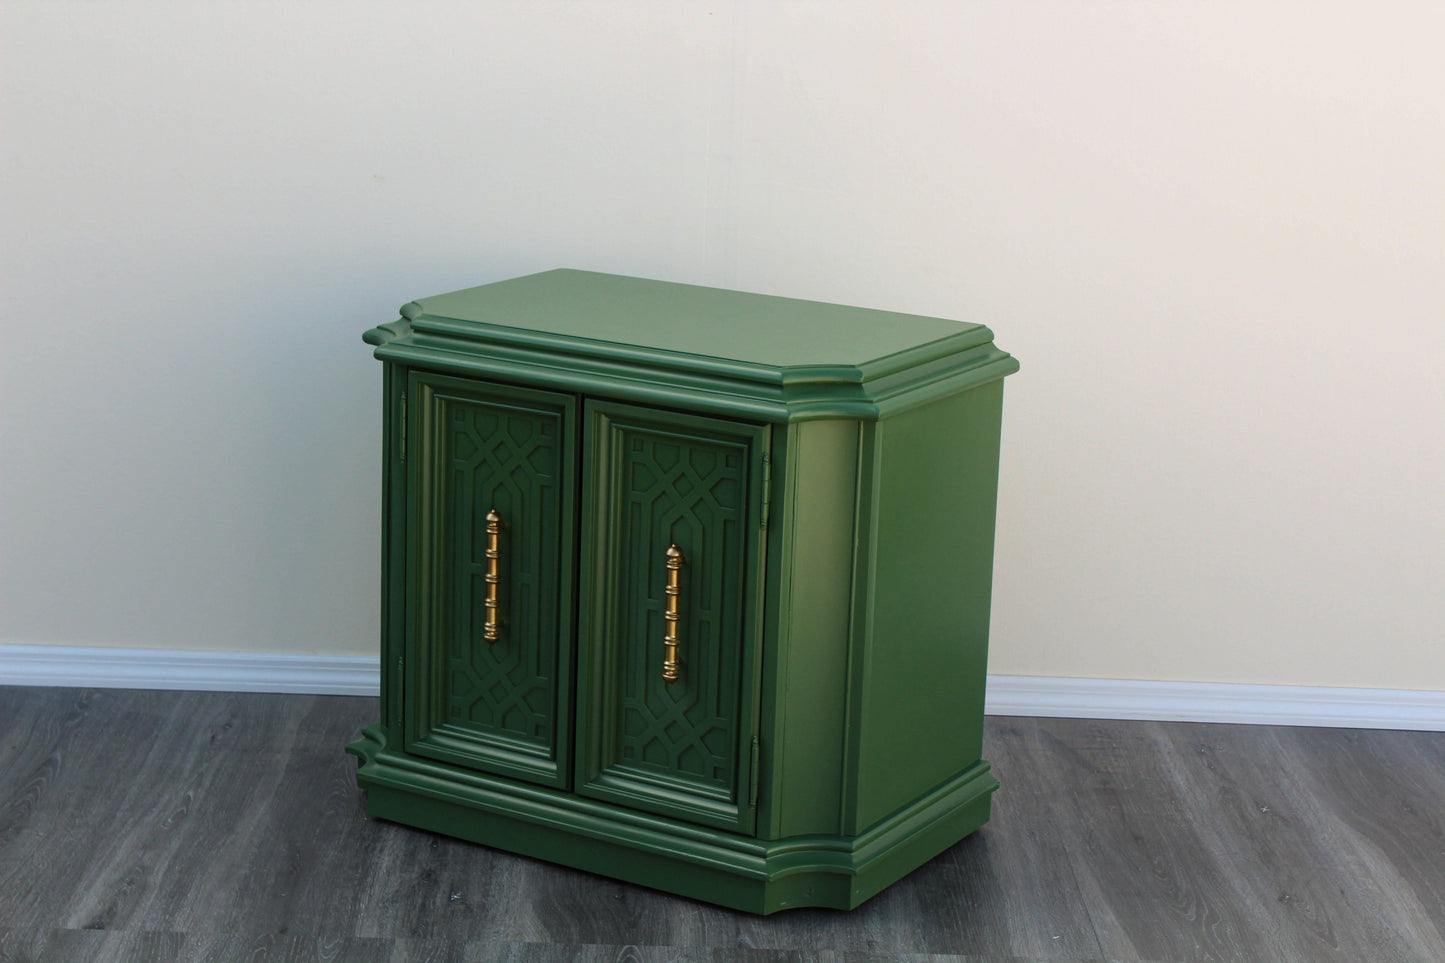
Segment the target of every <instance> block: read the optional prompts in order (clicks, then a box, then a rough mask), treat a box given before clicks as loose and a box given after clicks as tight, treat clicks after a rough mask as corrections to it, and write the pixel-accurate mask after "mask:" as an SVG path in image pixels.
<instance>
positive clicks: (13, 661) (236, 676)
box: [0, 643, 1445, 732]
mask: <svg viewBox="0 0 1445 963" xmlns="http://www.w3.org/2000/svg"><path fill="white" fill-rule="evenodd" d="M379 666H380V663H379V660H378V659H377V658H376V657H375V656H364V655H296V654H292V653H284V652H210V651H199V650H183V649H128V648H110V647H95V646H78V645H15V644H8V643H0V685H42V686H75V687H80V688H108V689H117V688H119V689H193V690H210V691H221V692H295V693H312V694H318V695H322V694H324V695H360V696H374V695H376V694H377V692H378V689H379ZM984 711H985V712H987V713H988V714H989V715H996V716H1046V717H1055V718H1076V719H1148V720H1154V721H1161V722H1166V721H1167V722H1248V723H1256V724H1260V725H1275V726H1330V727H1338V728H1351V729H1423V730H1430V731H1436V732H1440V731H1445V692H1435V691H1426V690H1414V689H1339V688H1324V687H1321V686H1302V685H1242V684H1232V683H1215V682H1150V681H1136V680H1127V679H1058V678H1048V677H1044V676H1020V675H993V676H989V679H988V695H987V698H986V700H985V709H984Z"/></svg>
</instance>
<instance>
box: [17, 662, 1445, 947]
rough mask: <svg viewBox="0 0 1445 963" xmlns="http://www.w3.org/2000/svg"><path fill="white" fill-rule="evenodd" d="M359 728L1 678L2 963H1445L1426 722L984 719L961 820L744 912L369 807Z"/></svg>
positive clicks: (332, 709) (1442, 876) (343, 717)
mask: <svg viewBox="0 0 1445 963" xmlns="http://www.w3.org/2000/svg"><path fill="white" fill-rule="evenodd" d="M375 715H376V705H375V702H374V700H371V699H360V698H348V697H339V696H286V695H243V694H233V693H197V692H131V691H120V690H86V691H82V690H75V689H31V688H0V960H5V961H9V960H43V961H46V963H61V961H72V960H75V961H92V960H125V961H136V963H167V961H174V960H186V961H196V960H206V961H210V960H215V961H226V963H230V961H236V960H267V961H274V960H297V961H303V960H304V961H312V960H337V961H343V960H344V961H352V960H357V961H372V960H386V961H402V960H417V961H421V960H428V961H432V960H434V961H443V960H472V959H507V960H517V961H550V960H587V961H591V960H599V961H600V960H638V961H653V960H657V961H662V960H679V961H690V960H709V961H716V960H746V961H751V960H759V961H761V960H783V959H820V960H848V961H853V960H858V961H862V960H875V959H925V958H944V957H946V958H949V959H954V960H962V961H973V963H983V961H1005V960H1007V961H1014V963H1019V961H1031V960H1072V961H1081V960H1131V961H1133V960H1148V961H1160V963H1163V961H1169V963H1185V961H1196V960H1249V961H1264V963H1276V961H1294V960H1307V961H1330V960H1341V961H1349V963H1387V961H1400V960H1412V961H1422V963H1441V961H1445V733H1417V732H1379V731H1350V730H1338V729H1335V730H1331V729H1298V728H1274V727H1264V726H1231V725H1199V724H1185V723H1147V722H1092V721H1078V720H1059V719H1004V718H999V719H991V720H990V723H989V728H988V738H987V755H988V757H989V758H990V759H992V760H993V763H994V767H995V770H996V772H997V773H998V776H999V779H1000V780H1001V781H1002V783H1003V788H1002V790H1000V792H999V794H998V795H997V797H996V799H995V804H994V818H993V821H992V822H991V823H990V824H989V825H988V826H987V827H986V828H985V829H984V830H983V831H982V832H980V833H977V834H975V835H974V836H972V837H970V838H969V839H967V840H965V841H964V842H962V843H960V844H959V845H958V846H955V847H954V848H953V849H951V850H949V851H948V852H945V853H944V854H943V855H941V856H939V857H938V858H937V859H935V860H934V861H933V862H931V863H929V864H928V865H926V866H924V867H923V868H922V869H920V870H919V871H918V872H916V873H914V874H913V875H912V876H910V877H908V878H907V879H905V880H904V881H903V882H901V883H899V884H898V885H896V886H894V887H892V888H891V889H888V890H886V891H884V892H883V893H882V894H881V895H879V896H877V897H875V898H874V899H873V900H872V901H871V902H869V903H867V904H865V905H864V906H863V907H862V908H860V909H858V910H856V911H854V912H852V913H837V912H824V911H794V912H791V913H782V914H779V915H776V916H773V917H768V918H759V917H753V916H747V915H743V914H739V913H734V912H730V911H727V910H723V909H718V908H716V907H712V906H708V905H705V904H702V903H695V902H691V901H688V900H681V899H675V898H672V897H669V896H666V895H664V894H661V893H656V892H652V891H650V890H645V889H640V888H638V887H634V886H629V885H625V884H622V883H616V882H612V881H610V880H606V879H602V878H600V877H596V876H591V875H588V874H585V873H579V872H575V871H571V870H566V869H561V868H558V867H554V866H550V865H548V864H545V863H540V862H535V861H533V860H529V859H524V858H521V857H516V856H510V855H507V854H504V853H499V852H494V851H492V850H488V849H484V848H482V847H478V846H473V845H470V844H467V843H462V842H458V841H454V840H450V839H446V838H443V837H438V836H432V835H429V834H427V833H423V832H420V831H416V830H411V829H407V828H404V827H401V826H396V825H392V824H388V823H383V822H379V821H375V820H371V819H368V818H367V817H366V816H365V814H364V813H363V810H362V798H361V795H360V793H359V792H358V791H357V789H356V784H355V782H354V779H353V772H354V769H355V761H354V760H353V759H352V758H351V757H349V756H344V755H342V753H341V746H342V745H343V744H344V743H345V742H347V741H348V740H350V739H351V738H353V737H354V735H355V734H356V731H357V729H358V728H359V727H360V726H362V725H364V724H367V723H369V722H371V721H373V719H374V718H375Z"/></svg>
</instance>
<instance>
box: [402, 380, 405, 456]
mask: <svg viewBox="0 0 1445 963" xmlns="http://www.w3.org/2000/svg"><path fill="white" fill-rule="evenodd" d="M401 460H402V461H406V392H405V391H403V392H402V393H401Z"/></svg>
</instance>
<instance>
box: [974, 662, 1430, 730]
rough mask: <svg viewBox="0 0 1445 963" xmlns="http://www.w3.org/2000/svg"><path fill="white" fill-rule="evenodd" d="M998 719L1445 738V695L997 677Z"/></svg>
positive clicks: (994, 707) (991, 707) (989, 703)
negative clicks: (1420, 733) (1415, 732)
mask: <svg viewBox="0 0 1445 963" xmlns="http://www.w3.org/2000/svg"><path fill="white" fill-rule="evenodd" d="M984 706H985V708H984V711H985V712H987V713H988V714H989V715H995V716H1051V717H1055V718H1074V719H1149V720H1153V721H1157V722H1248V723H1254V724H1257V725H1267V726H1329V727H1333V728H1343V729H1423V730H1428V731H1431V732H1442V731H1445V692H1436V691H1431V690H1423V689H1354V688H1350V689H1339V688H1327V687H1324V686H1309V685H1251V684H1241V683H1219V682H1152V681H1144V680H1132V679H1055V678H1047V677H1043V676H1024V675H991V676H989V677H988V694H987V696H986V697H985V700H984Z"/></svg>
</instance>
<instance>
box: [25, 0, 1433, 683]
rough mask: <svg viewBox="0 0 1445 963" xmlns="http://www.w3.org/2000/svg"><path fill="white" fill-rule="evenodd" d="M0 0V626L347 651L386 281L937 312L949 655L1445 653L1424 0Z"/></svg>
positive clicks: (1082, 671) (1278, 662)
mask: <svg viewBox="0 0 1445 963" xmlns="http://www.w3.org/2000/svg"><path fill="white" fill-rule="evenodd" d="M1442 9H1445V8H1442V7H1441V6H1440V5H1439V4H1436V3H1433V2H1425V0H1421V2H1415V3H1397V4H1390V3H1374V2H1363V0H1361V2H1355V3H1298V4H1285V3H1271V2H1248V3H1226V2H1220V0H1211V2H1189V0H1178V2H1172V3H1146V2H1128V3H1102V2H1096V0H1058V2H1048V3H1031V2H1024V0H1006V2H997V3H968V2H954V3H946V4H938V5H930V4H922V3H897V2H895V3H887V4H884V3H876V2H868V3H861V4H839V3H818V4H804V3H787V2H770V3H757V4H732V3H723V2H720V3H715V4H702V3H662V2H658V3H640V2H622V0H618V2H611V3H586V2H566V3H558V4H522V3H515V4H513V3H505V4H504V3H486V4H479V3H460V4H455V5H438V4H429V3H416V2H408V3H402V2H399V0H398V2H394V3H382V4H377V3H370V4H367V3H355V2H344V3H343V2H300V3H291V4H270V3H265V4H263V3H247V4H234V3H233V4H223V3H190V2H187V3H179V4H173V5H166V4H152V3H144V2H129V3H125V4H91V3H83V4H82V3H53V2H50V3H41V2H19V0H16V2H7V3H6V4H5V9H4V12H3V29H0V44H3V49H0V71H3V74H0V97H3V104H0V106H3V113H0V124H3V128H0V138H3V142H0V151H3V153H0V157H3V161H0V163H3V170H0V174H3V178H0V202H3V206H0V210H3V219H0V231H3V238H4V239H3V263H0V268H3V273H0V282H3V298H4V301H3V314H0V318H3V324H4V335H5V340H4V350H3V362H0V363H3V366H4V367H3V369H0V374H3V378H4V381H3V392H4V395H3V397H4V399H5V406H4V410H3V412H0V425H3V431H4V436H3V446H0V459H3V461H0V562H3V566H4V567H3V574H0V580H3V581H0V587H3V597H0V641H6V642H57V643H81V644H91V645H97V644H98V645H107V644H111V645H139V646H151V647H177V648H187V647H190V648H211V649H228V648H248V649H260V650H287V651H301V652H336V653H366V652H371V651H373V647H374V639H375V628H374V626H375V622H376V591H375V589H376V575H375V571H376V567H377V554H378V549H377V524H376V522H377V518H376V516H377V510H378V506H377V488H378V477H377V476H378V466H377V461H378V459H377V453H376V450H375V449H376V441H377V428H376V424H377V421H378V415H379V403H380V402H379V392H378V381H379V370H378V367H377V366H376V364H375V363H374V362H372V361H371V360H370V359H369V357H368V354H367V351H366V349H365V347H364V346H363V345H362V344H361V342H360V340H359V333H360V331H361V330H362V329H363V328H364V327H367V326H369V325H370V324H372V323H375V322H377V321H382V320H385V319H387V318H388V317H392V316H394V315H393V314H392V312H393V311H394V310H395V308H396V306H397V305H399V304H400V303H401V302H403V301H405V300H407V299H409V298H412V297H415V296H418V295H426V294H431V293H436V292H438V291H445V290H450V289H453V288H457V287H461V286H465V285H469V284H474V283H480V282H483V281H487V280H493V279H496V278H500V277H505V276H509V275H513V274H519V273H524V272H528V271H532V270H539V269H543V268H546V267H551V266H555V265H569V266H574V267H584V268H592V269H597V270H606V271H616V272H620V273H629V274H640V275H644V276H653V277H662V278H670V279H676V280H684V281H691V282H697V283H705V284H717V285H723V286H730V287H740V288H744V289H750V290H757V291H765V292H770V293H778V294H786V295H793V296H799V297H810V298H819V299H824V300H832V301H842V302H849V303H858V304H865V305H871V306H877V307H886V308H894V309H902V310H911V311H918V312H924V313H931V314H940V315H945V316H951V317H959V318H964V319H967V320H971V321H982V322H985V323H988V324H990V325H992V326H993V327H994V329H995V330H996V332H997V333H998V339H999V343H1000V344H1001V345H1003V346H1004V347H1005V348H1007V349H1009V350H1011V351H1013V352H1014V353H1015V354H1017V355H1018V357H1019V358H1020V359H1021V360H1022V361H1023V364H1024V369H1023V371H1022V372H1021V373H1020V374H1019V375H1018V376H1016V377H1015V378H1013V379H1011V380H1010V383H1009V389H1008V392H1007V401H1006V405H1005V408H1006V414H1005V444H1004V467H1003V479H1002V482H1003V494H1002V501H1001V506H1000V520H999V546H998V567H997V586H996V592H995V631H994V643H995V646H994V659H993V669H994V671H996V672H1000V673H1010V674H1037V675H1061V676H1097V677H1106V678H1108V677H1113V678H1146V679H1177V680H1203V681H1242V682H1271V683H1300V684H1321V685H1339V686H1351V685H1360V686H1377V687H1391V688H1422V689H1445V644H1442V643H1445V589H1442V585H1445V296H1442V295H1445V281H1442V278H1445V177H1442V171H1445V107H1442V105H1445V67H1442V63H1445V58H1441V57H1440V55H1439V38H1440V37H1441V36H1445V14H1442Z"/></svg>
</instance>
